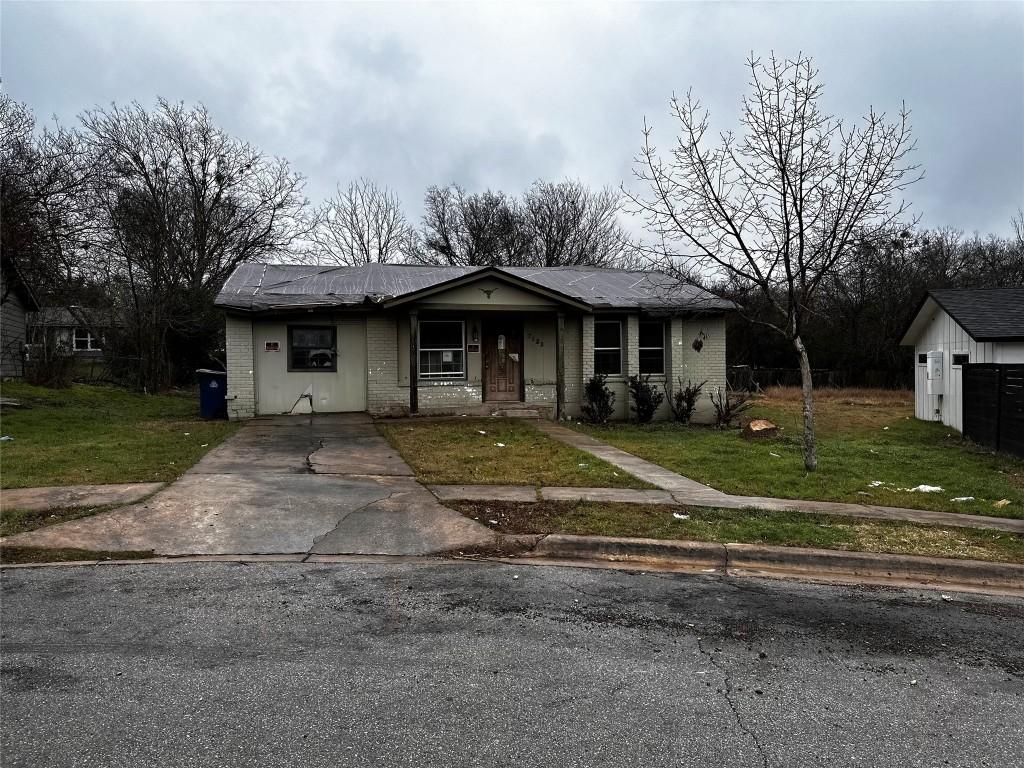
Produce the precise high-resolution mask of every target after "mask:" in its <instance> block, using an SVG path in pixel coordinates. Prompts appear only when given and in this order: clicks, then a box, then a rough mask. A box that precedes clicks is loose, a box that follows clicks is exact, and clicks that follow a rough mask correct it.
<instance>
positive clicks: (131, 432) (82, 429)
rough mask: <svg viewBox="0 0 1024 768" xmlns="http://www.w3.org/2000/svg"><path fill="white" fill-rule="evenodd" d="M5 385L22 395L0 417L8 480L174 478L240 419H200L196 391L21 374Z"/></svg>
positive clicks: (1, 461)
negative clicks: (36, 379) (51, 384)
mask: <svg viewBox="0 0 1024 768" xmlns="http://www.w3.org/2000/svg"><path fill="white" fill-rule="evenodd" d="M2 391H3V396H4V397H5V398H8V399H11V400H16V401H18V402H19V403H20V406H19V407H17V408H14V409H13V410H11V411H10V412H9V413H4V414H3V416H2V417H0V432H2V433H3V434H4V435H9V436H10V437H12V438H13V439H12V440H9V441H4V442H2V443H0V469H2V476H0V486H2V487H3V488H28V487H33V486H42V485H75V484H80V483H82V484H99V483H131V482H156V481H168V480H173V479H175V478H176V477H178V476H179V475H180V474H181V473H182V472H184V471H185V470H186V469H188V468H189V467H191V466H192V465H193V464H195V463H196V462H197V461H198V460H199V459H200V458H201V457H202V456H203V454H205V453H206V452H207V451H208V450H210V449H211V448H213V446H215V445H217V444H218V443H220V442H221V441H222V440H224V439H225V438H226V437H228V436H229V435H231V434H233V433H234V431H235V429H237V427H238V425H237V423H234V422H227V421H203V420H201V419H200V418H199V415H198V401H197V397H196V395H195V394H194V393H182V394H170V395H144V394H138V393H135V392H128V391H126V390H123V389H117V388H114V387H102V386H90V385H75V386H73V387H71V388H70V389H46V388H44V387H34V386H31V385H29V384H25V383H23V382H5V383H4V384H3V389H2Z"/></svg>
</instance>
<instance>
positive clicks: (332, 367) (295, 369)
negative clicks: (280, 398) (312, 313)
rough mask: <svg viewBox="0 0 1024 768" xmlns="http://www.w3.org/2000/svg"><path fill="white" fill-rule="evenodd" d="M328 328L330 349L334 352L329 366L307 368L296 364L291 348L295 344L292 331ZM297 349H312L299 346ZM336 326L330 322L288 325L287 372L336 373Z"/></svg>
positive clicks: (292, 348)
mask: <svg viewBox="0 0 1024 768" xmlns="http://www.w3.org/2000/svg"><path fill="white" fill-rule="evenodd" d="M325 329H329V330H330V332H331V351H332V352H333V353H334V354H333V356H332V357H331V365H330V367H318V368H309V367H306V366H296V365H295V357H294V354H293V350H294V348H295V344H294V343H293V333H294V332H295V331H313V330H316V331H322V330H325ZM299 349H312V347H299ZM338 357H339V355H338V326H336V325H332V324H321V325H312V324H304V325H289V326H288V372H289V373H337V372H338Z"/></svg>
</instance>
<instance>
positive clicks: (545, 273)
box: [216, 264, 733, 421]
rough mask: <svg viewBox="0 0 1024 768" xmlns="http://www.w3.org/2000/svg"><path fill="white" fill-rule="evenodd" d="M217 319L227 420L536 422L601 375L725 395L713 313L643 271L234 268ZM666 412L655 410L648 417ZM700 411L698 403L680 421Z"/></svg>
mask: <svg viewBox="0 0 1024 768" xmlns="http://www.w3.org/2000/svg"><path fill="white" fill-rule="evenodd" d="M216 304H217V306H218V307H220V308H222V309H223V310H225V312H226V333H225V341H226V351H227V367H228V381H227V396H228V411H229V414H230V416H231V418H246V417H250V416H253V415H256V414H280V413H300V412H309V411H311V410H312V411H316V412H333V411H368V412H370V413H371V414H376V415H403V414H445V413H449V414H456V413H457V414H462V413H474V414H491V413H516V412H519V413H522V412H532V411H536V412H538V414H539V415H545V416H548V417H551V418H564V417H572V416H577V415H579V413H580V403H581V399H582V395H583V387H584V384H585V382H587V381H588V380H589V379H590V378H591V377H592V376H593V375H594V374H607V376H608V387H609V388H610V389H611V390H612V391H613V392H614V394H615V407H616V409H617V411H616V417H617V418H627V417H628V416H629V397H628V392H627V389H626V379H627V377H628V376H630V375H633V374H650V376H651V381H652V383H653V382H656V383H657V385H658V386H659V387H661V388H665V387H666V385H668V386H670V387H674V386H676V382H677V381H678V380H679V379H681V380H682V381H683V382H684V383H685V382H686V381H687V380H692V381H694V382H695V383H697V382H702V381H706V382H707V384H706V385H705V393H709V392H711V391H713V390H714V389H715V388H719V387H723V388H724V387H725V318H724V315H725V313H727V312H728V311H729V310H731V309H732V308H733V304H732V303H731V302H729V301H726V300H723V299H720V298H717V297H715V296H713V295H712V294H710V293H707V292H706V291H703V290H700V289H698V288H695V287H692V286H688V285H684V284H682V283H680V282H678V281H676V280H674V279H672V278H670V277H668V276H666V275H664V274H661V273H658V272H636V271H625V270H611V269H596V268H584V267H546V268H498V267H433V266H414V265H405V264H367V265H363V266H358V267H310V266H295V265H280V264H244V265H242V266H240V267H238V269H236V270H235V272H234V273H233V274H232V275H231V277H230V278H229V279H228V280H227V282H226V284H225V285H224V288H223V290H222V291H221V292H220V294H219V295H218V297H217V300H216ZM668 415H669V410H668V406H667V403H663V404H662V406H661V409H660V412H659V414H658V416H659V417H661V418H665V417H667V416H668ZM713 415H714V411H713V408H712V406H711V403H710V400H709V399H708V398H707V397H705V398H703V400H702V402H701V403H700V405H699V407H698V411H697V414H696V418H697V419H699V420H704V421H709V420H711V419H713Z"/></svg>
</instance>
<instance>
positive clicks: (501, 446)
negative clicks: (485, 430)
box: [495, 443, 505, 448]
mask: <svg viewBox="0 0 1024 768" xmlns="http://www.w3.org/2000/svg"><path fill="white" fill-rule="evenodd" d="M495 445H496V446H498V447H499V448H504V447H505V444H504V443H495Z"/></svg>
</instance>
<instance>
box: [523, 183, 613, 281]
mask: <svg viewBox="0 0 1024 768" xmlns="http://www.w3.org/2000/svg"><path fill="white" fill-rule="evenodd" d="M621 207H622V204H621V195H620V194H619V193H618V191H616V190H613V189H611V188H609V187H605V188H604V189H601V190H598V191H597V192H594V191H592V190H591V189H589V188H588V187H586V186H585V185H584V184H582V183H581V182H579V181H563V182H560V183H557V184H556V183H551V182H543V181H537V182H535V183H534V184H533V186H532V187H530V189H529V190H528V191H527V193H526V195H525V198H524V200H523V220H524V223H525V226H526V228H527V230H528V231H529V232H530V233H531V234H532V239H533V251H534V253H533V258H532V259H531V261H532V263H533V264H535V265H538V266H545V267H556V266H595V267H608V266H618V264H619V263H620V261H621V260H622V255H623V251H624V250H625V249H626V245H627V242H626V235H625V233H624V232H623V230H622V227H621V225H620V224H619V221H618V214H619V211H620V209H621Z"/></svg>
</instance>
